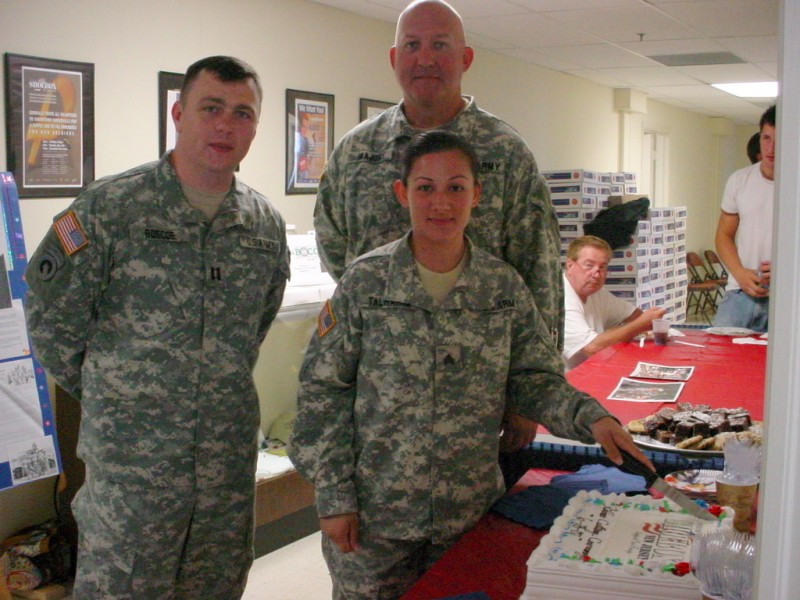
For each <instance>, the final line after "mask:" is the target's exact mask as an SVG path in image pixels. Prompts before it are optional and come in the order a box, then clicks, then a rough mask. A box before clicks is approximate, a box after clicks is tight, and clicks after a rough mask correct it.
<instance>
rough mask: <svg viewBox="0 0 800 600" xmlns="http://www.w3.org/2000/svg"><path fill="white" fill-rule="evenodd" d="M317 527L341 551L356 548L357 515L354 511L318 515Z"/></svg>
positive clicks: (349, 550) (351, 550) (345, 551)
mask: <svg viewBox="0 0 800 600" xmlns="http://www.w3.org/2000/svg"><path fill="white" fill-rule="evenodd" d="M319 528H320V529H321V530H322V533H323V534H325V535H327V536H328V537H329V538H331V541H333V543H334V544H336V545H337V546H338V548H339V550H341V551H342V552H344V553H347V552H353V551H354V550H358V515H357V514H356V513H346V514H343V515H334V516H332V517H320V520H319Z"/></svg>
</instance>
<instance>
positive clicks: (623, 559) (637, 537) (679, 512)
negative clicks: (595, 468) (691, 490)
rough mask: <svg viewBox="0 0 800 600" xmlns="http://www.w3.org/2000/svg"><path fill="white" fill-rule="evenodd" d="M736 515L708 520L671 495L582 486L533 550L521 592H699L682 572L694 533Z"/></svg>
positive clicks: (616, 595)
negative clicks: (587, 489) (614, 491)
mask: <svg viewBox="0 0 800 600" xmlns="http://www.w3.org/2000/svg"><path fill="white" fill-rule="evenodd" d="M731 515H732V511H730V510H727V511H726V512H725V513H723V515H722V516H720V517H719V518H718V519H717V520H716V521H703V520H701V519H698V518H696V517H693V516H692V515H690V514H688V513H687V512H686V511H685V510H684V509H682V508H680V507H679V506H678V505H677V504H674V503H673V502H671V501H669V500H666V499H661V500H656V499H654V498H652V497H651V496H625V495H620V494H606V495H603V494H600V493H598V492H596V491H591V492H585V491H581V492H579V493H578V494H577V495H576V496H575V497H574V498H572V500H570V502H569V504H568V505H567V507H566V508H565V509H564V512H563V513H562V515H561V516H560V517H559V518H558V519H556V521H555V523H553V527H552V528H551V529H550V532H549V533H548V534H547V535H546V536H545V537H544V538H543V539H542V541H541V543H540V544H539V547H538V548H537V549H536V550H535V551H534V552H533V554H532V555H531V557H530V559H529V561H528V584H527V587H526V590H525V593H524V594H523V596H522V598H524V599H529V600H534V599H537V600H538V599H547V600H551V599H556V598H565V599H571V598H575V599H578V598H580V599H583V598H586V597H591V598H592V599H593V600H599V599H604V598H608V599H612V598H613V599H614V600H616V599H620V598H652V599H658V598H665V599H669V600H679V599H684V598H686V599H692V600H694V599H699V598H700V597H701V594H700V588H699V584H698V582H697V580H696V579H695V578H694V576H693V575H691V573H689V574H685V575H683V576H679V575H677V574H676V572H681V571H685V570H686V566H687V565H686V564H681V563H687V562H688V560H689V557H690V555H691V542H692V540H693V539H694V538H695V536H697V535H698V534H700V533H701V532H704V531H709V530H713V529H716V528H722V527H730V526H731V523H732V519H731ZM676 565H678V567H677V568H676Z"/></svg>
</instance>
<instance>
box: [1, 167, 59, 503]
mask: <svg viewBox="0 0 800 600" xmlns="http://www.w3.org/2000/svg"><path fill="white" fill-rule="evenodd" d="M0 193H2V205H3V206H2V209H3V210H2V211H0V217H1V218H2V219H1V220H2V223H1V224H2V235H0V415H2V417H1V418H0V490H4V489H8V488H11V487H15V486H18V485H22V484H24V483H29V482H31V481H36V480H37V479H42V478H44V477H51V476H53V475H58V474H59V473H60V472H61V457H60V455H59V452H58V440H57V438H56V427H55V420H54V419H53V407H52V405H51V404H50V394H49V392H48V389H47V379H46V377H45V373H44V369H43V368H42V366H41V365H40V364H39V362H38V361H37V360H36V358H35V357H34V356H33V353H32V351H31V343H30V339H29V338H28V330H27V328H26V327H25V313H24V311H23V301H24V299H25V281H24V279H23V275H24V274H25V267H26V266H27V264H28V259H27V255H26V254H25V239H24V238H23V235H22V219H21V218H20V212H19V196H18V195H17V186H16V184H15V183H14V177H13V176H12V174H11V173H8V172H5V173H0Z"/></svg>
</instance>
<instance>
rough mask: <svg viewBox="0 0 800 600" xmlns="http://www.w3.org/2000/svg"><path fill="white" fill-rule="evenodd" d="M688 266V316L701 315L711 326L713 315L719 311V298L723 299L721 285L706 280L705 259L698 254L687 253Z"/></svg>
mask: <svg viewBox="0 0 800 600" xmlns="http://www.w3.org/2000/svg"><path fill="white" fill-rule="evenodd" d="M686 266H687V268H688V270H689V288H688V290H687V292H688V293H687V299H686V314H687V315H688V314H692V313H694V314H698V315H701V316H702V317H703V318H704V319H705V320H706V321H707V322H708V323H709V324H711V315H713V314H714V313H715V312H716V311H717V302H716V301H717V297H719V298H721V297H722V292H721V291H720V287H719V284H718V283H716V282H715V281H708V280H707V279H706V277H707V276H708V270H707V269H706V266H705V265H704V264H703V259H701V258H700V255H699V254H697V253H696V252H687V253H686ZM700 269H702V270H703V273H701V272H700ZM692 309H694V310H692Z"/></svg>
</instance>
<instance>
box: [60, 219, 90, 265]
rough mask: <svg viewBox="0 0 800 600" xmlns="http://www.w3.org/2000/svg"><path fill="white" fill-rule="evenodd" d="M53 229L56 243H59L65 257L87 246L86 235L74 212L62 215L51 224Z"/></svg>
mask: <svg viewBox="0 0 800 600" xmlns="http://www.w3.org/2000/svg"><path fill="white" fill-rule="evenodd" d="M53 229H54V230H55V232H56V235H57V236H58V241H60V242H61V247H62V248H64V252H66V253H67V256H72V255H73V254H75V253H76V252H77V251H78V250H80V249H81V248H83V247H84V246H88V245H89V240H88V239H86V234H85V233H83V228H82V227H81V224H80V221H78V216H77V215H76V214H75V211H72V210H70V211H68V212H66V213H64V214H63V215H62V216H61V217H59V219H58V220H57V221H56V222H55V223H53Z"/></svg>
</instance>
